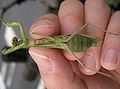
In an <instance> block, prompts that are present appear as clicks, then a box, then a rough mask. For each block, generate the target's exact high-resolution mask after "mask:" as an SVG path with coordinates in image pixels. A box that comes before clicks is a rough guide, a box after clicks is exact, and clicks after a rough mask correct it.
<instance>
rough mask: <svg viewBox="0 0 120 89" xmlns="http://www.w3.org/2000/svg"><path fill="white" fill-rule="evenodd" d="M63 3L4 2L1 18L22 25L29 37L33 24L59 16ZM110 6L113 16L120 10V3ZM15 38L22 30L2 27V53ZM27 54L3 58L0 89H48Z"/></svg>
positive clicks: (49, 0)
mask: <svg viewBox="0 0 120 89" xmlns="http://www.w3.org/2000/svg"><path fill="white" fill-rule="evenodd" d="M62 1H63V0H0V18H1V19H3V20H4V21H5V22H10V21H14V20H16V21H20V22H22V23H23V25H24V28H25V31H26V34H27V37H29V28H30V25H31V24H32V22H33V21H34V20H35V19H36V18H37V17H39V16H41V15H44V14H46V13H57V11H58V8H59V5H60V3H61V2H62ZM81 1H82V2H83V3H84V2H85V0H81ZM109 5H110V7H111V9H112V12H114V11H116V10H120V0H109ZM14 36H17V37H18V38H20V32H19V29H18V28H12V27H11V28H10V27H9V28H6V27H4V26H3V25H2V24H1V23H0V50H2V49H4V48H8V47H10V46H11V43H10V42H11V39H12V37H14ZM27 51H28V49H21V50H18V51H16V52H13V53H11V54H9V55H6V56H0V89H46V88H45V86H44V83H43V81H42V79H41V77H40V74H39V70H38V68H37V66H36V64H35V63H34V61H33V60H32V59H31V57H30V55H29V54H28V52H27Z"/></svg>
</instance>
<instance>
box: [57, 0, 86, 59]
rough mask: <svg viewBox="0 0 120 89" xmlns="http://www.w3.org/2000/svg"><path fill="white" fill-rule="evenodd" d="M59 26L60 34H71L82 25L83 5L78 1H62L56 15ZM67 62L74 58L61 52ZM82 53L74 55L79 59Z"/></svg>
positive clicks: (67, 53) (65, 52)
mask: <svg viewBox="0 0 120 89" xmlns="http://www.w3.org/2000/svg"><path fill="white" fill-rule="evenodd" d="M58 16H59V21H60V25H61V34H73V33H75V32H76V31H77V30H78V29H79V28H80V27H81V26H82V25H83V24H84V12H83V4H82V3H81V2H80V1H79V0H66V1H63V2H62V4H61V6H60V10H59V13H58ZM63 53H64V55H65V57H66V58H67V59H69V60H76V58H75V57H74V56H73V55H72V54H71V53H69V52H67V51H64V52H63ZM83 54H84V53H82V52H79V53H76V55H77V57H78V58H81V57H82V56H83Z"/></svg>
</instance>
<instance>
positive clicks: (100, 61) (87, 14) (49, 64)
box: [29, 0, 120, 89]
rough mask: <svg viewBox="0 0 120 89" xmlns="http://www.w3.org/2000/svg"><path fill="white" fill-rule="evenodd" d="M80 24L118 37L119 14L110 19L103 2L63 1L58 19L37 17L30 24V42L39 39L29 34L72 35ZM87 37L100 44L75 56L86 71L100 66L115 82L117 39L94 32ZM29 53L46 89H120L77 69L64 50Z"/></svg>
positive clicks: (119, 48) (118, 69)
mask: <svg viewBox="0 0 120 89" xmlns="http://www.w3.org/2000/svg"><path fill="white" fill-rule="evenodd" d="M84 23H92V24H95V25H96V26H99V27H101V28H104V29H107V31H109V32H112V33H120V25H119V23H120V11H117V12H115V13H114V14H112V15H111V11H110V8H109V6H108V5H107V3H106V0H87V1H86V2H85V5H83V4H82V3H81V2H80V1H78V0H65V1H63V2H62V4H61V6H60V9H59V12H58V15H54V14H47V15H43V16H40V17H39V18H38V19H37V20H36V21H35V22H34V23H33V24H32V26H31V29H30V35H31V37H32V38H33V39H40V38H41V37H40V36H37V35H33V34H32V32H38V33H40V34H44V35H60V34H72V33H74V32H75V31H76V30H78V28H80V26H82V25H83V24H84ZM89 34H97V35H99V37H101V38H102V40H103V42H102V43H101V44H99V45H98V46H94V47H91V48H89V49H88V50H86V51H85V52H78V53H75V54H76V55H77V56H78V57H79V59H80V60H81V61H82V62H83V63H84V64H85V65H87V66H88V67H90V68H94V69H96V70H100V69H101V66H102V67H103V68H104V69H107V72H111V73H112V74H113V75H114V76H115V77H116V78H117V79H118V80H119V79H120V75H119V74H120V67H119V66H120V64H119V55H118V54H119V53H120V39H119V36H116V35H111V34H105V33H104V32H102V31H98V30H96V31H95V30H94V31H92V30H90V31H89ZM29 53H30V54H31V56H32V58H33V59H34V61H35V62H36V63H37V65H38V68H39V70H40V73H41V76H42V79H43V80H44V83H45V85H46V87H47V88H48V89H120V85H119V84H118V83H116V82H115V81H113V80H111V79H110V78H107V77H105V76H102V75H98V74H96V72H95V71H92V70H88V69H86V68H82V67H80V65H79V64H78V63H77V62H76V61H75V60H76V59H75V57H74V56H73V55H71V54H70V53H69V52H67V51H65V50H64V51H63V50H62V51H61V50H58V49H43V48H33V47H31V48H30V49H29ZM88 75H91V76H88Z"/></svg>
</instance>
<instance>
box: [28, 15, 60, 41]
mask: <svg viewBox="0 0 120 89" xmlns="http://www.w3.org/2000/svg"><path fill="white" fill-rule="evenodd" d="M33 32H35V33H39V34H42V35H47V36H48V35H56V34H59V21H58V17H57V15H54V14H47V15H43V16H40V17H39V18H38V19H37V20H35V22H33V24H32V26H31V28H30V36H31V37H32V38H33V39H40V38H41V37H40V36H39V35H35V34H33Z"/></svg>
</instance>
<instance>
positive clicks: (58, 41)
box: [0, 19, 118, 81]
mask: <svg viewBox="0 0 120 89" xmlns="http://www.w3.org/2000/svg"><path fill="white" fill-rule="evenodd" d="M0 21H1V22H2V23H3V24H4V25H5V26H7V27H13V26H18V27H19V28H20V32H21V37H22V40H20V41H18V40H17V38H16V37H14V38H13V40H12V44H13V46H12V47H11V48H9V49H4V50H2V52H1V54H3V55H6V54H9V53H11V52H13V51H16V50H18V49H21V48H28V47H40V48H57V49H64V50H67V51H69V52H70V53H72V54H73V55H74V56H75V58H76V60H77V61H78V63H79V64H80V65H81V66H82V67H83V68H87V69H89V70H91V71H95V72H97V73H98V74H101V75H104V76H107V77H109V78H111V79H114V80H117V79H116V78H115V77H114V76H112V75H109V74H106V73H104V72H100V71H98V70H96V69H92V68H89V67H87V66H86V65H85V64H83V63H82V62H81V61H80V60H79V58H78V57H77V56H76V55H75V54H74V52H82V51H85V50H87V49H88V48H90V47H92V46H95V45H96V44H98V43H99V42H101V39H100V37H98V36H89V35H85V34H78V33H79V32H80V31H81V30H83V29H84V28H85V27H87V26H88V25H89V24H85V25H83V26H82V27H81V28H80V29H79V30H78V31H76V32H75V33H74V34H72V35H60V36H44V35H41V34H38V33H35V32H33V34H34V35H39V36H42V39H39V40H30V39H28V38H27V37H26V35H25V32H24V29H23V26H22V24H21V23H20V22H17V21H13V22H10V23H7V24H6V23H4V22H3V21H2V20H1V19H0ZM103 31H104V32H106V31H105V30H103ZM106 33H107V32H106ZM108 33H110V32H108ZM110 34H111V33H110ZM117 81H118V80H117Z"/></svg>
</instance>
